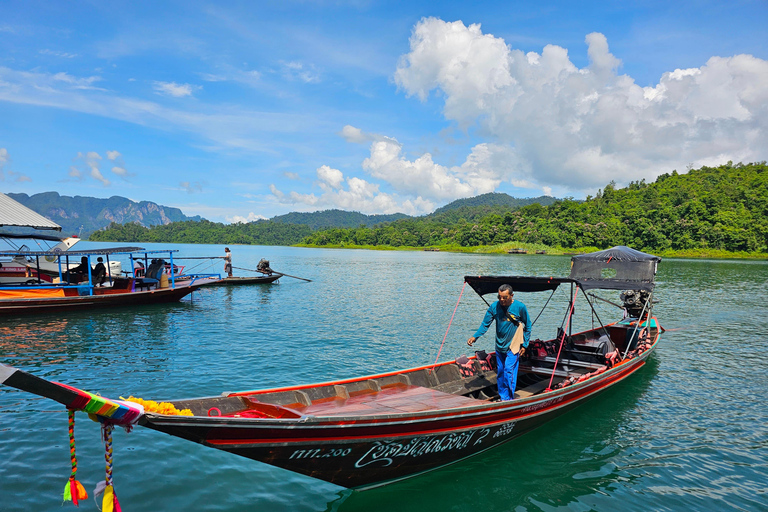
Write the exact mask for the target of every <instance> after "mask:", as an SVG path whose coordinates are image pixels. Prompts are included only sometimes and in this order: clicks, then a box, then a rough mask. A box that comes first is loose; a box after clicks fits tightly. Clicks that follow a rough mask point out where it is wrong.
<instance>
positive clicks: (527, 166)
mask: <svg viewBox="0 0 768 512" xmlns="http://www.w3.org/2000/svg"><path fill="white" fill-rule="evenodd" d="M585 42H586V45H587V55H588V57H589V65H588V66H586V67H584V68H581V69H580V68H577V67H576V66H575V65H574V64H573V63H572V62H571V60H570V58H569V56H568V50H567V49H565V48H562V47H559V46H555V45H547V46H545V47H544V48H543V49H542V51H541V53H536V52H529V53H524V52H522V51H521V50H516V49H513V48H511V47H510V46H509V45H507V44H506V42H505V41H504V40H503V39H501V38H498V37H495V36H493V35H492V34H484V33H483V32H482V30H481V27H480V25H469V26H465V25H464V24H463V23H462V22H460V21H456V22H452V23H451V22H445V21H442V20H440V19H436V18H425V19H422V20H421V21H420V22H419V23H418V24H417V25H416V26H415V27H414V30H413V34H412V36H411V39H410V52H409V53H407V54H405V55H403V56H402V57H401V59H400V62H399V64H398V68H397V70H396V72H395V75H394V79H395V82H396V84H397V85H398V87H399V88H400V89H401V90H403V91H404V92H405V93H406V94H407V95H409V96H410V95H412V96H416V97H418V98H420V99H421V100H425V99H426V98H427V97H428V95H429V94H430V93H431V92H432V91H440V94H441V97H442V98H444V102H445V103H444V110H443V112H444V115H445V117H446V118H447V119H448V120H450V121H453V122H456V123H457V124H458V125H459V126H461V127H463V128H466V127H469V126H473V125H475V126H479V127H480V128H481V130H480V133H482V134H485V135H487V136H488V137H489V138H490V140H492V142H493V143H494V144H497V145H498V146H499V147H503V148H507V150H506V152H507V153H508V156H509V157H511V158H512V160H513V161H515V162H516V164H515V173H516V177H515V179H518V180H524V181H526V182H528V183H531V184H538V185H539V186H541V187H551V186H552V185H557V186H565V187H569V188H570V189H571V190H582V191H584V190H594V188H595V187H598V186H601V185H604V184H606V183H607V182H608V181H610V180H612V179H614V180H616V181H617V182H619V183H626V182H628V181H630V180H635V179H640V178H646V179H652V178H655V176H656V175H658V174H660V173H662V172H667V171H669V170H671V169H679V170H682V169H684V168H685V167H686V166H687V165H688V164H693V165H694V166H698V165H705V163H709V162H713V160H714V161H716V163H724V162H725V161H727V160H733V161H757V160H764V159H765V156H766V150H765V148H766V147H768V61H765V60H762V59H759V58H756V57H753V56H751V55H735V56H732V57H712V58H710V59H709V60H708V61H707V62H706V63H705V64H704V65H703V66H701V67H699V68H692V69H684V70H673V71H670V72H667V73H664V74H663V75H662V76H661V78H660V80H659V83H658V84H656V85H655V86H653V87H645V88H644V87H640V86H639V85H637V84H636V83H635V81H634V80H633V79H632V77H630V76H628V75H626V74H619V70H620V68H621V61H620V59H618V58H617V57H615V56H614V55H613V54H611V52H610V50H609V46H608V41H607V40H606V38H605V36H604V35H603V34H600V33H592V34H588V35H587V36H586V38H585ZM394 152H395V148H394V147H393V146H390V147H389V148H384V147H382V148H381V151H379V150H377V158H374V157H373V156H372V159H371V161H372V163H373V164H374V167H375V168H371V170H372V171H373V172H376V173H381V172H389V173H392V172H395V171H392V170H388V171H383V170H381V169H383V168H382V167H381V165H379V164H376V162H381V161H383V159H384V157H385V154H387V153H388V154H390V155H393V158H396V157H394ZM422 159H423V160H422ZM422 159H419V161H417V162H413V164H414V165H412V166H411V170H410V172H409V176H410V177H409V178H408V177H406V180H407V181H410V182H414V183H415V182H417V181H419V179H417V178H415V177H414V176H418V175H422V176H423V175H425V174H426V173H427V171H426V170H425V169H427V168H429V167H430V166H431V165H433V163H432V162H431V160H430V159H427V158H426V155H425V157H422ZM390 160H391V159H390ZM400 172H402V171H400ZM429 172H432V173H435V175H434V176H433V178H434V180H433V185H432V187H433V188H438V189H440V190H454V191H455V193H460V192H459V191H460V190H461V187H462V186H463V184H468V183H469V181H467V180H462V183H458V182H456V181H451V180H450V179H446V176H443V175H441V173H440V172H439V171H436V170H432V171H429ZM507 174H508V171H504V170H497V171H493V170H491V171H488V175H489V176H497V177H502V176H505V175H507ZM404 177H405V175H404ZM456 177H457V178H458V175H457V176H456ZM477 190H480V188H477ZM446 195H450V194H446Z"/></svg>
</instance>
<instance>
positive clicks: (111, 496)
mask: <svg viewBox="0 0 768 512" xmlns="http://www.w3.org/2000/svg"><path fill="white" fill-rule="evenodd" d="M101 512H115V491H114V490H113V489H112V486H111V485H108V486H107V488H106V489H104V499H103V500H102V501H101Z"/></svg>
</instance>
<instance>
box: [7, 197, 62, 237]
mask: <svg viewBox="0 0 768 512" xmlns="http://www.w3.org/2000/svg"><path fill="white" fill-rule="evenodd" d="M0 226H17V227H22V228H32V229H53V230H56V231H61V226H59V225H58V224H56V223H55V222H53V221H51V220H48V219H46V218H45V217H43V216H42V215H40V214H39V213H37V212H35V211H33V210H30V209H29V208H27V207H26V206H24V205H23V204H21V203H19V202H18V201H14V200H13V199H11V198H10V197H8V196H7V195H5V194H3V193H2V192H0Z"/></svg>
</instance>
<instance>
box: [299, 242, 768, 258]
mask: <svg viewBox="0 0 768 512" xmlns="http://www.w3.org/2000/svg"><path fill="white" fill-rule="evenodd" d="M291 247H305V248H309V249H356V250H372V251H424V252H430V251H434V252H453V253H465V254H509V255H510V256H571V255H574V254H585V253H590V252H596V251H601V250H603V249H606V248H607V247H606V248H599V247H549V246H546V245H542V244H525V243H518V242H507V243H503V244H498V245H480V246H475V247H462V246H460V245H433V246H429V247H411V246H397V247H395V246H391V245H356V244H345V243H341V244H333V245H314V244H304V243H300V244H294V245H292V246H291ZM512 249H523V250H525V251H527V252H526V253H510V252H509V251H510V250H512ZM633 249H634V247H633ZM646 250H650V249H646ZM537 251H544V253H543V254H542V253H538V254H537ZM652 252H653V254H654V255H656V256H660V257H662V258H676V259H711V260H766V259H768V253H764V252H745V251H737V252H734V251H726V250H722V249H682V250H672V249H670V250H665V251H652Z"/></svg>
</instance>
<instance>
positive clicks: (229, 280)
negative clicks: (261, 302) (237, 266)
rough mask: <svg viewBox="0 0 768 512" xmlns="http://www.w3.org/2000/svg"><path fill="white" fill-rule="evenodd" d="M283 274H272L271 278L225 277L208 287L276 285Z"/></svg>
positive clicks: (209, 284)
mask: <svg viewBox="0 0 768 512" xmlns="http://www.w3.org/2000/svg"><path fill="white" fill-rule="evenodd" d="M281 277H283V276H282V274H272V275H271V276H253V277H225V278H224V279H220V280H218V281H213V282H210V283H208V284H207V285H206V286H240V285H246V284H268V283H274V282H275V281H277V280H278V279H280V278H281Z"/></svg>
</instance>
